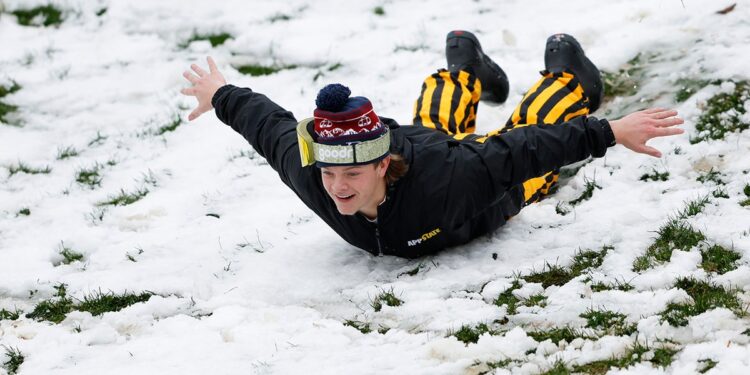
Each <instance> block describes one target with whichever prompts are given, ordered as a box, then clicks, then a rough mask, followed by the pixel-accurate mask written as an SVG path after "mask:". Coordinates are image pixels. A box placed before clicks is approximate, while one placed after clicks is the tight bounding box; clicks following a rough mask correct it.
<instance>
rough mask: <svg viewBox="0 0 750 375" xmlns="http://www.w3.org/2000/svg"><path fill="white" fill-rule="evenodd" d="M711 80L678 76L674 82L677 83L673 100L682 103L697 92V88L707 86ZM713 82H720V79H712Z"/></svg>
mask: <svg viewBox="0 0 750 375" xmlns="http://www.w3.org/2000/svg"><path fill="white" fill-rule="evenodd" d="M711 83H712V82H711V81H709V80H705V79H695V78H680V79H678V80H677V82H675V84H676V85H677V87H678V89H677V93H675V95H674V100H675V101H676V102H677V103H682V102H684V101H686V100H688V99H689V98H690V97H691V96H693V94H695V93H696V92H698V90H700V89H702V88H704V87H706V86H708V85H709V84H711ZM713 83H714V84H720V83H721V81H714V82H713Z"/></svg>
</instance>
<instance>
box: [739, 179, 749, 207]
mask: <svg viewBox="0 0 750 375" xmlns="http://www.w3.org/2000/svg"><path fill="white" fill-rule="evenodd" d="M742 192H743V193H744V194H745V196H746V197H747V199H745V200H742V201H740V206H742V207H747V206H750V184H745V187H744V188H743V189H742Z"/></svg>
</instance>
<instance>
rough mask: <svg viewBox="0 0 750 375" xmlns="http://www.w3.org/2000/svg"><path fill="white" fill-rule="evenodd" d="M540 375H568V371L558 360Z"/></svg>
mask: <svg viewBox="0 0 750 375" xmlns="http://www.w3.org/2000/svg"><path fill="white" fill-rule="evenodd" d="M541 375H570V370H568V367H567V366H566V365H565V362H563V360H562V359H558V360H557V361H555V363H553V364H552V367H551V368H550V369H549V370H547V371H545V372H543V373H542V374H541Z"/></svg>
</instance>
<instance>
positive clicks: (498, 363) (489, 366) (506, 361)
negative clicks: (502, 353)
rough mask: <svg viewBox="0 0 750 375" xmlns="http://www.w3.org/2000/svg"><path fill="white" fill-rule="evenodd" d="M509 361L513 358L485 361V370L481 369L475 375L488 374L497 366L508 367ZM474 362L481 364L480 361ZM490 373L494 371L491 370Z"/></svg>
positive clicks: (511, 361)
mask: <svg viewBox="0 0 750 375" xmlns="http://www.w3.org/2000/svg"><path fill="white" fill-rule="evenodd" d="M511 363H513V360H512V359H510V358H508V359H504V360H501V361H494V362H485V363H484V366H485V367H486V369H487V370H486V371H482V372H480V373H478V374H477V375H486V374H489V373H491V372H492V371H493V370H494V369H498V368H506V367H508V365H510V364H511ZM476 364H477V365H482V363H481V362H476ZM492 373H493V374H494V372H492Z"/></svg>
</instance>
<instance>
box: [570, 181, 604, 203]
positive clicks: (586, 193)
mask: <svg viewBox="0 0 750 375" xmlns="http://www.w3.org/2000/svg"><path fill="white" fill-rule="evenodd" d="M583 182H584V189H583V193H581V196H579V197H578V198H576V199H573V200H572V201H570V202H569V203H570V204H571V205H573V206H576V205H578V204H579V203H581V202H583V201H587V200H589V199H591V197H593V196H594V189H600V190H601V188H602V187H601V186H599V185H597V184H596V178H594V179H593V180H589V179H588V178H585V177H584V179H583Z"/></svg>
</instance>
